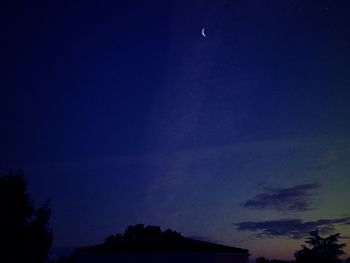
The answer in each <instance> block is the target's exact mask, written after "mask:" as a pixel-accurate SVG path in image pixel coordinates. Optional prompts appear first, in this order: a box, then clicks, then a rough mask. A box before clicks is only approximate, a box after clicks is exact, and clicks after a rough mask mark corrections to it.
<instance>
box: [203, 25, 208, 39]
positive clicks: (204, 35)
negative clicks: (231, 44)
mask: <svg viewBox="0 0 350 263" xmlns="http://www.w3.org/2000/svg"><path fill="white" fill-rule="evenodd" d="M202 36H203V37H207V36H206V34H205V27H203V29H202Z"/></svg>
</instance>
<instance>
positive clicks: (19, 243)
mask: <svg viewBox="0 0 350 263" xmlns="http://www.w3.org/2000/svg"><path fill="white" fill-rule="evenodd" d="M0 211H1V217H0V262H4V263H14V262H29V263H31V262H33V263H34V262H35V263H45V262H48V254H49V249H50V246H51V243H52V232H51V229H50V228H49V227H48V224H49V220H50V213H51V210H50V208H49V206H48V204H46V205H45V206H43V207H41V208H37V209H36V208H34V206H33V202H32V200H31V199H30V197H29V195H28V193H27V183H26V181H25V180H24V178H23V173H22V172H21V171H17V172H15V173H13V172H9V173H8V174H7V175H5V176H2V177H0Z"/></svg>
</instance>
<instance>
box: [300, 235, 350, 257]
mask: <svg viewBox="0 0 350 263" xmlns="http://www.w3.org/2000/svg"><path fill="white" fill-rule="evenodd" d="M339 236H340V234H333V235H330V236H328V237H326V238H322V237H321V236H320V235H319V231H318V230H317V229H316V230H315V231H312V232H310V237H309V238H308V239H307V241H305V242H306V243H307V244H308V245H309V247H307V246H304V245H302V249H300V250H298V251H296V252H295V258H296V262H297V263H304V262H305V263H314V262H315V263H316V262H317V263H338V262H341V261H340V259H338V257H339V256H340V255H342V254H344V251H343V248H344V247H345V244H339Z"/></svg>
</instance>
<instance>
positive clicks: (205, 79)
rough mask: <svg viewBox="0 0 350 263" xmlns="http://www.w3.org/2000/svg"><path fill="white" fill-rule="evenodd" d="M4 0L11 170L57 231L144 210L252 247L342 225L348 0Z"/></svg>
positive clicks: (194, 233)
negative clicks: (47, 205) (46, 209)
mask: <svg viewBox="0 0 350 263" xmlns="http://www.w3.org/2000/svg"><path fill="white" fill-rule="evenodd" d="M1 5H2V6H1V7H0V10H1V11H0V12H1V16H0V17H1V18H0V26H1V27H0V28H1V43H0V46H1V51H0V52H1V54H0V57H1V60H0V61H1V63H0V66H1V79H0V81H1V83H0V87H1V90H0V109H1V110H0V120H1V130H0V135H1V136H0V145H1V151H0V172H1V174H5V173H6V172H7V171H8V170H10V169H12V170H16V169H18V168H22V169H23V170H24V173H25V176H26V179H27V180H28V182H29V188H30V193H31V196H32V198H33V199H34V200H35V204H37V205H41V204H43V203H44V202H45V200H46V199H47V198H51V206H52V209H53V213H52V227H53V230H54V246H55V247H72V246H73V247H76V246H81V245H89V244H96V243H99V242H102V241H103V240H104V238H105V237H106V236H108V235H109V234H112V233H116V232H121V231H123V229H124V228H125V227H126V226H127V225H130V224H136V223H144V224H151V225H160V226H161V227H162V228H163V229H165V228H172V229H174V230H176V231H179V232H181V233H182V234H183V235H185V236H189V237H196V238H200V239H203V240H210V241H215V242H220V243H224V244H228V245H232V246H237V247H242V248H248V249H249V250H250V251H251V252H252V253H253V255H252V257H253V258H254V257H256V256H265V257H270V258H280V259H290V258H292V257H293V253H294V251H295V250H296V249H298V248H299V246H300V245H301V244H302V243H303V240H304V239H305V235H306V234H307V233H308V232H309V231H311V230H313V229H315V228H320V229H321V230H322V233H324V234H329V233H335V232H341V233H342V235H343V236H344V239H342V241H343V242H348V240H349V239H348V238H350V208H349V200H350V191H349V186H350V121H349V120H350V104H349V102H350V2H349V1H345V0H344V1H325V0H318V1H289V0H283V1H280V0H279V1H277V0H276V1H275V0H264V1H262V0H245V1H232V0H221V1H218V0H217V1H214V0H213V1H199V0H198V1H193V0H187V1H180V0H178V1H160V0H159V1H111V2H107V1H83V3H78V1H57V2H55V3H52V1H45V2H43V3H39V2H37V1H29V2H28V1H23V2H20V1H9V2H8V3H6V2H5V3H2V4H1ZM203 27H205V28H206V34H207V38H204V37H203V36H202V35H201V30H202V28H203ZM346 251H347V253H348V255H347V256H350V243H349V244H348V247H347V248H346Z"/></svg>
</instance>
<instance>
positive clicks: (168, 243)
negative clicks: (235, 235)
mask: <svg viewBox="0 0 350 263" xmlns="http://www.w3.org/2000/svg"><path fill="white" fill-rule="evenodd" d="M80 253H83V254H85V253H240V254H248V253H249V251H248V250H247V249H242V248H235V247H230V246H225V245H219V244H215V243H211V242H205V241H199V240H194V239H191V238H186V237H183V236H182V235H181V234H180V233H178V232H175V231H173V230H170V229H167V230H166V231H164V232H162V231H161V229H160V227H158V226H146V227H145V226H144V225H142V224H139V225H135V226H128V227H127V228H126V230H125V232H124V234H123V235H120V234H116V235H112V236H109V237H108V238H106V240H105V242H104V243H103V244H100V245H95V246H89V247H84V248H80V249H78V250H77V251H76V254H80Z"/></svg>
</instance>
